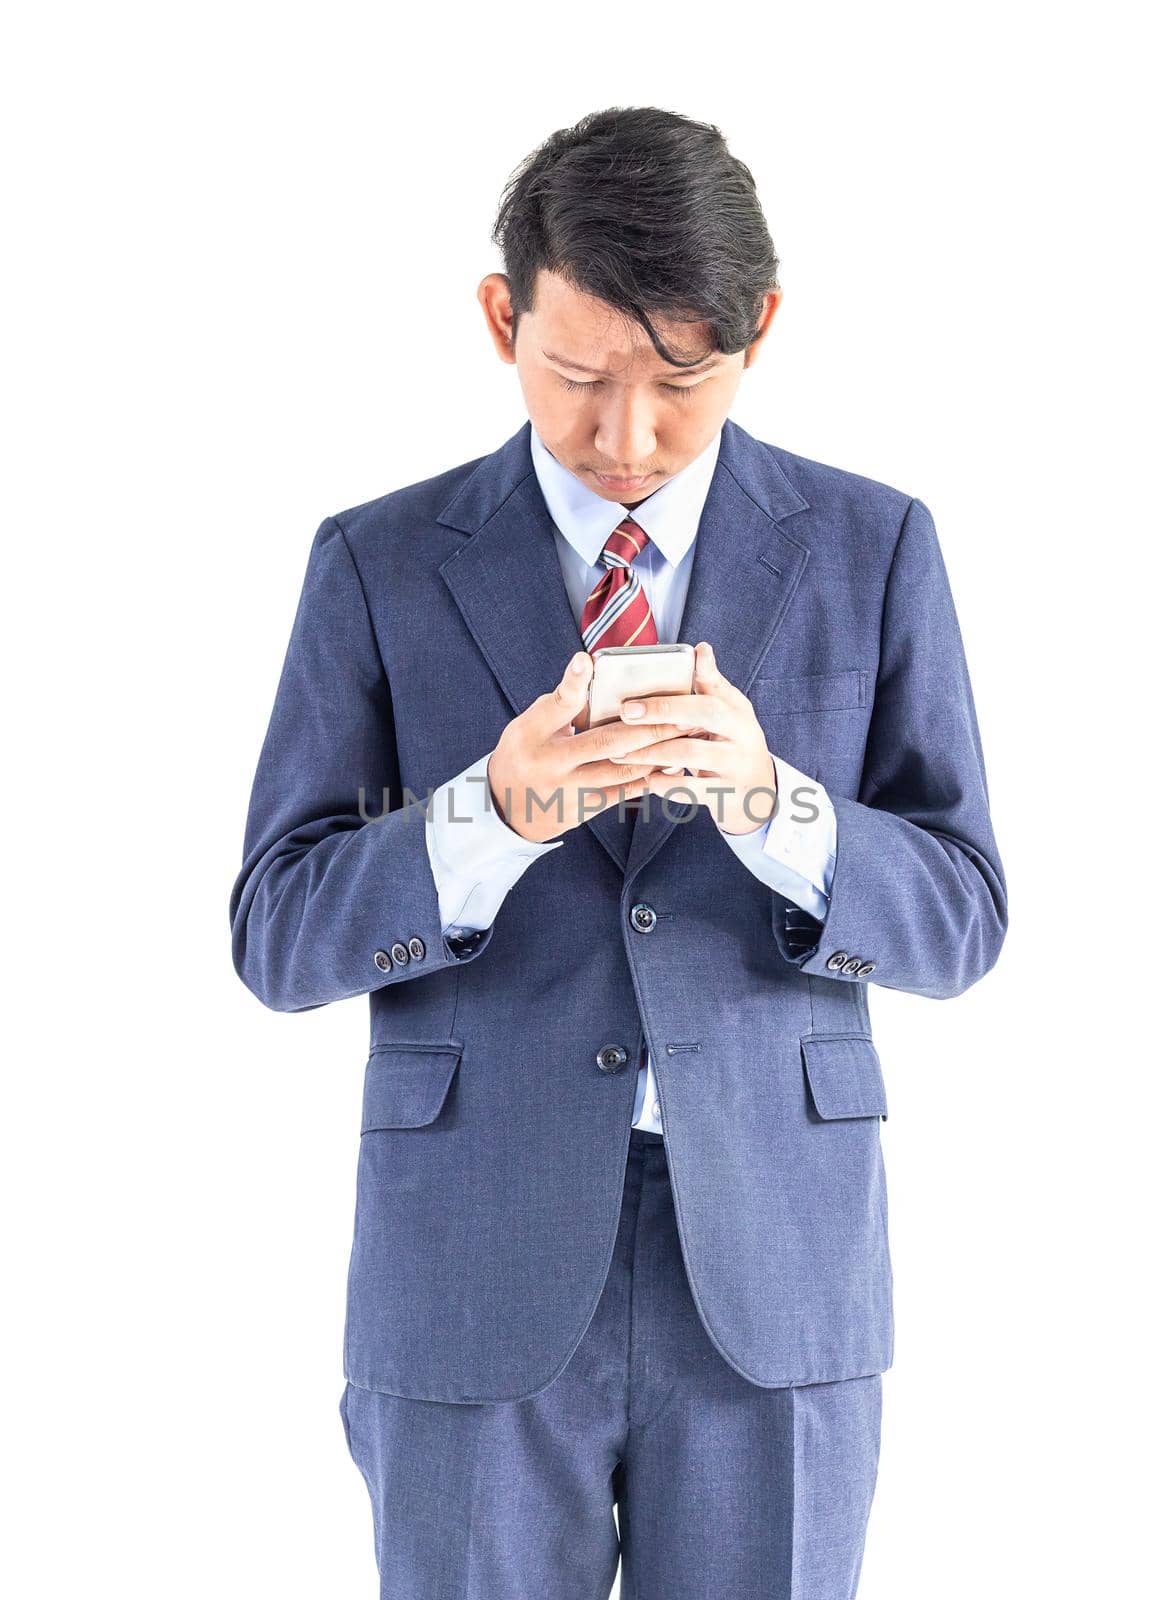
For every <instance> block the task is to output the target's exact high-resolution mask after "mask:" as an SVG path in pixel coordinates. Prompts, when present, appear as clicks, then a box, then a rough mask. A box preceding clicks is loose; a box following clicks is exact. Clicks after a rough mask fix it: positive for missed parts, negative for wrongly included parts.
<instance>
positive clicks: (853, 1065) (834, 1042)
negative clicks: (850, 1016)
mask: <svg viewBox="0 0 1170 1600" xmlns="http://www.w3.org/2000/svg"><path fill="white" fill-rule="evenodd" d="M800 1049H801V1054H802V1055H803V1056H804V1070H805V1074H806V1076H807V1078H808V1086H809V1089H810V1090H811V1092H812V1097H813V1104H814V1105H815V1106H816V1108H817V1113H818V1115H819V1116H821V1117H825V1118H834V1117H885V1116H887V1115H888V1112H887V1108H886V1085H885V1080H884V1079H883V1077H882V1068H881V1062H880V1061H879V1060H878V1053H877V1051H876V1050H875V1049H874V1046H873V1040H872V1039H869V1038H866V1037H865V1036H864V1035H863V1034H845V1033H841V1034H827V1033H826V1034H820V1035H818V1036H816V1037H813V1038H808V1039H802V1040H801V1041H800Z"/></svg>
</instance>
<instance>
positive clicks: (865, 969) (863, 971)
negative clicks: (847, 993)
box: [857, 961, 877, 978]
mask: <svg viewBox="0 0 1170 1600" xmlns="http://www.w3.org/2000/svg"><path fill="white" fill-rule="evenodd" d="M876 966H877V962H876V961H863V962H862V964H861V966H859V967H858V969H857V976H858V977H859V978H868V977H869V975H870V973H871V972H872V971H873V969H874V967H876Z"/></svg>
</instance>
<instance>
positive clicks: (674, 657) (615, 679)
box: [585, 644, 695, 728]
mask: <svg viewBox="0 0 1170 1600" xmlns="http://www.w3.org/2000/svg"><path fill="white" fill-rule="evenodd" d="M694 682H695V647H694V645H692V644H623V645H615V646H613V647H611V648H609V649H606V650H598V651H596V652H595V654H594V657H593V679H592V682H591V683H590V685H589V706H588V720H587V721H586V723H585V726H586V728H596V727H599V726H600V725H601V724H602V723H603V722H617V721H620V719H621V714H622V701H623V700H632V699H634V698H635V697H636V696H639V695H650V694H693V693H694Z"/></svg>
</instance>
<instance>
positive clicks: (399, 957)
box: [390, 939, 410, 967]
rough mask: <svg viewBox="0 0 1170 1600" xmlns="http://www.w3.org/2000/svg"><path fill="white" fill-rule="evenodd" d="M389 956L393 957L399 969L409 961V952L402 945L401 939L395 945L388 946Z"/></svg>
mask: <svg viewBox="0 0 1170 1600" xmlns="http://www.w3.org/2000/svg"><path fill="white" fill-rule="evenodd" d="M390 954H391V955H392V956H393V957H394V959H395V961H397V963H398V965H399V966H400V967H404V966H405V965H406V963H407V962H408V961H409V960H410V951H409V950H408V949H407V948H406V946H405V945H404V944H403V943H402V940H401V939H400V940H399V941H398V943H397V944H392V945H391V946H390Z"/></svg>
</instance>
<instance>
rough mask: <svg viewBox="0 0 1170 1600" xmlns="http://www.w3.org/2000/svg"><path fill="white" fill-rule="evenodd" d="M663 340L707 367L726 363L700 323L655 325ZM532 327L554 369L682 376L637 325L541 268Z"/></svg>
mask: <svg viewBox="0 0 1170 1600" xmlns="http://www.w3.org/2000/svg"><path fill="white" fill-rule="evenodd" d="M654 325H655V327H656V328H657V330H658V334H659V337H660V338H661V339H662V340H663V342H664V343H665V344H666V345H667V346H668V348H669V349H670V350H671V351H672V352H673V353H674V354H676V355H679V356H683V357H690V358H692V359H693V360H695V361H696V362H698V363H701V364H702V365H703V366H704V367H706V366H707V365H708V364H710V365H712V366H713V365H716V364H719V363H721V362H722V361H723V359H724V358H723V357H722V356H720V355H719V353H718V352H717V351H712V349H711V346H710V344H709V343H704V342H703V341H704V335H705V334H706V333H707V332H708V330H707V328H706V327H705V326H704V324H702V323H694V322H669V321H665V320H663V319H661V318H655V319H654ZM533 326H534V328H535V330H536V331H537V341H536V348H538V349H539V350H540V351H541V352H542V353H543V354H544V355H545V356H546V357H547V358H548V359H551V360H553V361H554V363H555V364H557V365H561V364H564V365H566V366H569V367H572V366H573V365H574V364H578V365H581V366H583V367H589V368H590V369H592V370H594V371H598V372H606V373H610V374H611V375H612V376H613V377H615V378H619V377H625V378H628V377H631V376H641V375H643V374H645V373H648V372H653V373H663V374H670V373H675V374H677V373H681V372H683V371H684V370H686V369H683V368H681V367H672V366H671V365H670V363H669V362H666V361H663V359H662V357H661V356H660V355H659V354H658V352H657V350H655V348H654V346H653V344H651V342H650V336H649V334H648V333H647V332H646V330H645V329H644V328H642V327H641V326H639V324H638V323H636V322H633V321H631V320H630V319H629V318H626V317H623V316H622V314H621V312H620V311H618V310H616V309H615V307H613V306H611V305H610V304H609V303H608V302H607V301H605V300H599V299H597V298H596V297H595V296H594V295H589V294H584V293H583V292H582V291H581V290H580V289H577V288H575V287H574V286H573V285H572V284H571V283H568V282H567V281H566V280H565V279H564V278H561V277H559V276H558V275H557V274H556V273H553V272H549V271H548V270H547V269H545V268H542V269H541V271H540V272H539V273H538V275H537V279H536V293H535V296H534V305H533Z"/></svg>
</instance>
